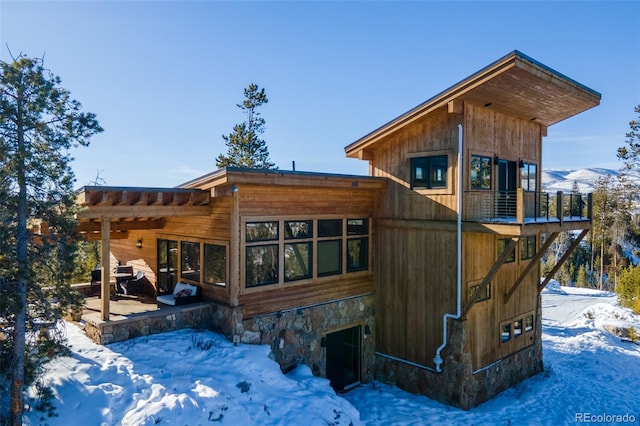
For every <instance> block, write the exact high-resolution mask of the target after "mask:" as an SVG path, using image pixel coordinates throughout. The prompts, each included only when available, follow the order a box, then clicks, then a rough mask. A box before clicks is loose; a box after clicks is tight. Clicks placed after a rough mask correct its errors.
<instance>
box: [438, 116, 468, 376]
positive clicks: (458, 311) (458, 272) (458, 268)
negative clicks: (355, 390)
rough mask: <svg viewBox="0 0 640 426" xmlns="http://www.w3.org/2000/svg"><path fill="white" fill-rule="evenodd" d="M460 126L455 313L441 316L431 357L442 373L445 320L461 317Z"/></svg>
mask: <svg viewBox="0 0 640 426" xmlns="http://www.w3.org/2000/svg"><path fill="white" fill-rule="evenodd" d="M462 134H463V128H462V124H458V223H457V242H456V252H457V253H456V257H457V265H456V291H457V294H456V313H455V314H452V313H445V314H444V315H443V316H442V344H441V345H440V346H438V349H436V355H435V356H434V357H433V363H434V364H435V365H436V371H437V372H438V373H441V372H442V368H441V367H442V362H443V360H442V356H441V355H440V353H441V352H442V350H443V349H444V348H445V346H447V320H448V319H460V317H461V316H462V169H463V166H462V146H463V145H462Z"/></svg>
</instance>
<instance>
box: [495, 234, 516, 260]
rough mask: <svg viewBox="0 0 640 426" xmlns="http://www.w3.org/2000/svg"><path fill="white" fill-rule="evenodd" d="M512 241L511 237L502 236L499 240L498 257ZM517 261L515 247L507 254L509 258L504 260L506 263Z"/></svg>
mask: <svg viewBox="0 0 640 426" xmlns="http://www.w3.org/2000/svg"><path fill="white" fill-rule="evenodd" d="M510 242H511V238H501V239H499V240H498V257H500V255H501V254H502V252H503V251H504V250H505V248H507V245H508V244H509V243H510ZM515 261H516V251H515V247H514V250H511V253H509V255H508V256H507V259H506V260H505V261H504V263H511V262H515Z"/></svg>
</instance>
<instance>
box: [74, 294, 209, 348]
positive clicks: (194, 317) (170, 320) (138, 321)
mask: <svg viewBox="0 0 640 426" xmlns="http://www.w3.org/2000/svg"><path fill="white" fill-rule="evenodd" d="M219 308H220V307H219V306H218V305H214V304H212V303H204V302H203V303H197V304H193V305H186V306H181V307H180V308H166V309H161V310H158V311H153V312H146V313H142V314H133V315H130V316H128V317H126V318H123V319H118V320H114V321H95V320H89V321H86V322H85V324H84V331H85V333H86V335H87V336H88V337H89V338H90V339H91V340H93V341H94V342H96V343H98V344H101V345H107V344H109V343H114V342H122V341H125V340H128V339H134V338H136V337H140V336H148V335H150V334H157V333H165V332H167V331H175V330H180V329H183V328H194V329H206V328H210V326H211V324H214V323H216V322H219V321H218V320H217V318H218V317H219V316H220V315H221V313H220V311H221V310H220V309H219Z"/></svg>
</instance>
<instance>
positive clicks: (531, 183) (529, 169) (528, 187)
mask: <svg viewBox="0 0 640 426" xmlns="http://www.w3.org/2000/svg"><path fill="white" fill-rule="evenodd" d="M522 164H523V166H524V167H522V168H521V169H520V187H521V188H522V189H524V190H525V191H530V192H534V191H535V190H536V180H537V172H536V169H537V166H536V165H535V164H532V163H522Z"/></svg>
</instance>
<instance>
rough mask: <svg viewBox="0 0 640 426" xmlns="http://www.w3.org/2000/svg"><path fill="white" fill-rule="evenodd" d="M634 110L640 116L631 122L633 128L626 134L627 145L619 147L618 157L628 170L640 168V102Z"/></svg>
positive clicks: (630, 125)
mask: <svg viewBox="0 0 640 426" xmlns="http://www.w3.org/2000/svg"><path fill="white" fill-rule="evenodd" d="M634 111H635V113H636V114H638V118H637V119H636V120H631V121H630V122H629V127H630V128H631V129H630V130H629V132H628V133H627V134H626V135H625V136H626V138H627V140H626V143H627V146H623V147H620V148H618V159H620V160H621V161H622V162H623V163H624V167H625V169H627V170H634V169H635V170H637V169H638V168H640V104H639V105H637V106H636V107H635V109H634Z"/></svg>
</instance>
